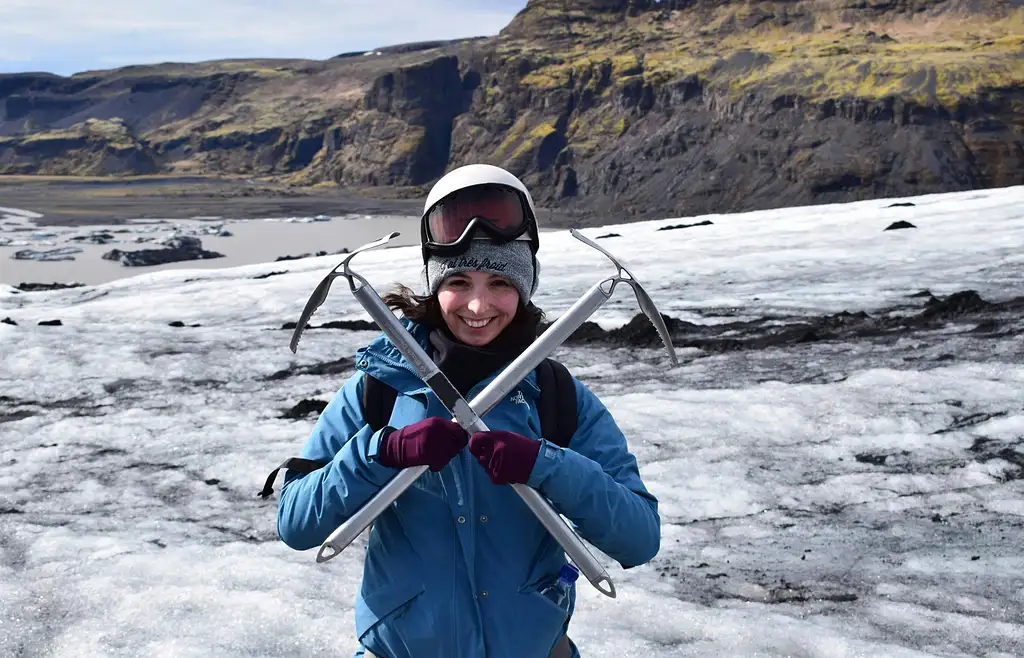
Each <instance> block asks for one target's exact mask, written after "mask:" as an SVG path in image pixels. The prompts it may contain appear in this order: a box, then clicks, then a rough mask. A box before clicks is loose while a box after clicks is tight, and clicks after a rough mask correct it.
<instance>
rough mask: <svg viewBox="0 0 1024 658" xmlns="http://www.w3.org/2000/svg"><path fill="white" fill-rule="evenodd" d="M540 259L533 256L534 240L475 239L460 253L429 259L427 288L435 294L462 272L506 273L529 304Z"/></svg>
mask: <svg viewBox="0 0 1024 658" xmlns="http://www.w3.org/2000/svg"><path fill="white" fill-rule="evenodd" d="M538 269H539V263H537V262H536V261H535V260H534V258H533V251H532V250H531V249H530V243H529V242H526V241H524V240H513V241H511V242H506V243H504V244H498V243H496V242H492V241H491V240H473V243H472V244H471V245H470V247H469V249H467V250H466V251H465V252H464V253H462V254H460V255H458V256H435V255H431V256H430V258H428V259H427V266H426V268H425V272H424V273H425V275H426V282H427V291H428V292H429V293H430V294H431V295H433V294H435V293H436V292H437V289H438V288H440V287H441V283H442V282H443V281H444V280H445V279H446V278H448V277H450V276H452V275H453V274H459V273H461V272H488V273H490V274H497V275H498V276H502V277H505V278H506V279H508V280H509V281H511V282H512V285H514V286H515V287H516V289H518V290H519V299H520V300H521V301H522V302H523V304H526V303H527V302H529V301H530V298H531V297H533V293H534V292H536V290H537V279H538V276H537V274H538V271H537V270H538Z"/></svg>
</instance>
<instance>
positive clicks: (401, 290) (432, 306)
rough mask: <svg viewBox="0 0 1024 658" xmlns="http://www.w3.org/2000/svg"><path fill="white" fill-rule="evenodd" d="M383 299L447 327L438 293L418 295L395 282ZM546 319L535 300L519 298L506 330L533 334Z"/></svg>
mask: <svg viewBox="0 0 1024 658" xmlns="http://www.w3.org/2000/svg"><path fill="white" fill-rule="evenodd" d="M381 299H383V300H384V303H385V304H386V305H387V306H388V308H390V309H391V310H393V311H401V312H402V315H404V316H405V317H406V318H408V319H410V320H412V321H413V322H419V323H421V324H425V325H427V326H430V327H437V328H443V327H445V326H446V325H445V321H444V317H443V316H442V315H441V305H440V303H438V301H437V295H417V294H416V293H415V292H413V291H412V289H411V288H409V287H408V286H404V285H402V284H400V283H399V284H395V286H394V288H393V289H392V290H391V292H389V293H387V294H386V295H384V296H383V297H382V298H381ZM543 321H544V311H542V310H540V309H539V308H537V307H536V306H534V304H533V302H527V303H526V304H525V305H524V304H523V300H521V299H520V300H519V308H518V309H517V310H516V315H515V317H514V318H512V322H511V323H510V324H509V326H508V327H507V328H506V331H509V330H512V331H520V330H525V329H530V330H531V335H534V336H535V335H536V334H537V330H538V328H539V327H540V323H541V322H543Z"/></svg>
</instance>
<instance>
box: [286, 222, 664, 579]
mask: <svg viewBox="0 0 1024 658" xmlns="http://www.w3.org/2000/svg"><path fill="white" fill-rule="evenodd" d="M571 233H572V235H573V236H574V237H576V238H577V239H579V240H580V241H582V242H584V243H585V244H587V245H589V246H592V247H594V248H596V249H597V250H598V251H600V252H601V253H603V254H605V255H606V256H607V257H608V258H609V259H610V260H611V261H612V262H613V263H614V264H615V265H616V267H617V268H618V272H617V274H616V276H614V277H610V278H607V279H603V280H602V281H599V282H598V283H597V284H595V285H594V286H593V287H592V288H591V289H590V291H588V292H587V294H586V295H584V296H583V297H582V298H580V300H578V301H577V302H576V303H575V304H573V306H572V307H570V309H569V310H568V311H567V312H566V313H565V314H563V315H562V316H561V317H560V318H559V319H558V320H557V321H556V322H555V323H554V324H552V325H551V326H550V327H549V328H548V329H547V331H545V332H544V333H543V334H542V335H541V336H540V337H539V338H537V340H536V341H534V343H533V344H532V345H531V346H530V347H529V348H528V349H527V350H526V351H524V352H523V353H522V354H521V355H520V356H519V357H518V358H517V359H516V360H515V361H513V362H512V363H511V364H509V366H508V367H506V368H505V369H504V370H503V371H502V372H501V374H500V375H498V377H496V378H495V379H494V380H493V381H492V382H491V383H490V384H489V385H488V386H487V387H486V388H485V389H484V390H483V391H481V392H480V394H479V395H478V396H477V397H476V398H474V400H473V402H472V404H469V403H467V402H466V400H465V399H464V398H463V397H462V396H461V395H460V394H459V392H458V391H457V390H456V389H455V388H454V387H453V386H452V385H451V383H450V382H449V381H448V378H447V377H446V376H445V375H444V374H443V373H442V372H441V371H440V370H439V369H438V368H437V366H436V365H435V364H434V363H433V361H432V360H431V359H430V357H429V356H428V355H427V354H426V352H424V350H423V348H422V347H421V346H420V345H419V344H418V343H417V342H416V341H415V340H414V339H413V338H412V336H411V335H410V334H409V332H408V331H407V330H406V328H405V327H404V326H403V325H402V324H401V323H400V322H399V321H398V319H397V318H396V317H395V315H394V313H392V311H391V309H390V308H388V307H387V306H386V305H385V304H384V302H383V301H382V300H381V298H380V296H379V295H378V294H377V292H376V291H374V290H373V288H372V287H371V286H370V285H369V283H368V282H367V281H366V280H365V279H364V278H362V277H361V276H359V275H358V274H356V273H354V272H352V271H351V269H350V268H349V262H350V261H351V260H352V258H353V257H354V256H355V255H356V254H358V253H360V252H362V251H367V250H369V249H373V248H376V247H379V246H382V245H384V244H386V243H387V242H388V241H389V240H391V239H392V238H394V237H396V236H397V235H398V233H392V234H390V235H388V236H385V237H384V238H381V239H380V240H377V241H375V242H372V243H369V244H367V245H364V246H362V247H360V248H359V249H356V250H355V251H353V252H352V253H351V254H349V255H348V256H347V257H346V258H345V260H344V261H342V263H340V264H338V265H337V266H336V267H335V268H334V269H333V270H332V271H331V272H330V273H328V274H327V276H326V277H324V279H323V280H322V281H321V282H320V284H319V285H318V286H317V288H316V290H315V291H314V292H313V295H312V296H311V297H310V299H309V301H308V302H307V303H306V307H305V308H304V309H303V312H302V315H301V317H300V320H299V323H298V324H297V325H296V327H295V332H294V334H293V336H292V341H291V347H292V351H293V352H294V351H295V349H296V346H297V344H298V341H299V337H300V336H301V333H302V330H303V329H304V328H305V326H306V322H307V321H308V320H309V318H310V317H311V316H312V314H313V312H314V311H315V310H316V309H317V308H318V307H319V306H320V305H321V304H323V302H324V301H325V300H326V298H327V294H328V291H329V289H330V286H331V283H332V281H333V279H335V278H337V277H339V276H344V277H345V278H346V279H348V281H349V286H350V287H351V289H352V293H353V295H354V296H355V297H356V299H357V300H358V301H359V303H360V304H361V305H362V306H363V308H364V309H365V310H366V311H367V312H368V313H369V314H370V316H371V317H372V318H373V319H374V320H375V321H376V322H377V324H378V325H379V326H380V327H381V329H382V330H383V331H384V333H385V334H387V335H388V337H389V338H391V340H392V342H393V343H394V344H395V346H396V347H397V348H398V349H399V351H401V352H402V354H403V355H404V356H405V357H406V358H407V359H408V360H409V362H410V364H411V365H412V366H413V368H414V369H415V370H416V372H417V373H418V374H419V375H420V377H421V379H423V381H424V382H425V383H426V384H427V385H428V386H429V387H430V388H431V389H432V390H433V391H434V393H435V394H437V396H438V399H439V400H440V401H441V402H442V404H444V405H445V407H446V408H447V409H448V410H449V411H450V412H451V413H452V415H453V416H454V418H455V420H456V422H458V423H459V425H461V426H462V427H463V428H465V429H466V430H467V431H469V432H478V431H485V430H486V429H487V427H486V425H485V424H484V423H483V421H482V420H481V419H480V416H482V415H484V414H486V413H487V412H488V411H490V410H491V409H492V408H493V407H494V406H495V405H496V404H497V403H498V402H499V401H500V400H502V399H503V398H504V397H505V395H507V394H508V393H509V392H510V391H511V390H512V389H513V388H515V387H516V386H517V385H518V384H519V383H520V382H521V381H522V379H523V378H524V377H525V376H526V375H527V374H529V373H530V372H531V371H532V370H533V369H534V368H536V367H537V365H539V364H540V362H541V361H543V360H544V359H545V358H547V356H548V355H549V354H551V352H553V351H554V350H555V349H556V348H557V347H558V346H559V345H561V344H562V342H563V341H564V340H565V339H566V338H567V337H568V336H569V335H571V334H572V333H573V332H574V331H575V330H576V329H577V328H578V327H579V326H580V325H581V324H582V323H583V322H584V321H585V320H586V319H587V318H588V317H590V315H591V314H593V312H594V311H595V310H597V308H599V307H600V306H601V305H602V304H603V303H604V302H605V301H607V300H608V299H609V298H610V297H611V294H612V292H613V291H614V289H615V286H616V284H618V283H620V282H623V283H627V284H628V285H629V286H630V287H631V288H633V290H634V293H635V294H636V296H637V299H638V301H639V303H640V307H641V309H642V310H643V311H644V313H645V314H646V315H647V316H648V317H649V318H650V319H651V321H652V322H653V323H654V325H655V327H656V328H657V330H658V334H659V335H660V336H661V337H662V338H663V340H665V345H666V348H667V349H668V352H669V356H670V358H671V360H672V362H673V363H677V361H676V357H675V353H674V351H673V349H672V343H671V339H670V337H669V334H668V329H667V328H666V327H665V323H664V321H663V319H662V317H661V314H660V313H658V312H657V308H656V307H655V306H654V302H653V301H652V300H651V299H650V296H649V295H647V293H646V291H644V290H643V288H642V286H640V284H639V282H637V281H636V278H635V277H633V275H632V273H631V272H629V270H628V269H626V268H625V267H624V266H623V265H622V264H621V263H619V262H618V261H617V260H616V259H615V257H613V256H612V255H611V254H610V253H608V252H607V251H606V250H604V249H602V248H601V247H599V246H597V245H595V244H594V243H593V242H591V241H590V240H588V239H586V238H585V237H583V236H582V235H581V234H579V233H578V232H577V231H575V230H572V231H571ZM339 269H340V270H341V271H340V272H339ZM623 272H624V273H625V274H626V275H627V276H626V277H624V276H623ZM627 277H628V278H627ZM426 470H427V467H426V466H420V467H413V468H408V469H403V470H402V471H401V472H399V473H398V475H396V476H395V477H394V478H392V479H391V481H390V482H388V484H386V485H385V486H384V487H383V488H382V489H381V490H380V491H379V492H378V493H377V494H376V495H375V496H374V497H373V498H371V499H370V500H369V501H368V502H367V503H366V504H365V505H364V506H363V507H362V508H360V509H359V510H358V511H357V512H356V513H355V514H353V515H352V516H351V517H349V518H348V520H346V521H345V522H344V523H343V524H342V525H341V526H340V527H339V528H338V529H337V530H335V531H334V532H333V533H332V534H331V536H330V537H328V538H327V540H325V541H324V543H323V544H322V545H321V547H320V551H319V552H318V554H317V562H320V563H322V562H326V561H328V560H330V559H332V558H334V557H336V556H337V555H339V554H340V553H341V552H342V551H343V550H344V549H345V548H346V547H347V546H348V545H349V544H350V543H351V542H352V541H353V540H354V539H355V538H356V537H357V536H358V535H359V534H360V533H361V532H362V531H363V530H365V529H366V528H367V527H368V526H369V525H370V524H371V523H372V522H373V521H374V519H376V518H377V517H378V516H379V515H380V514H381V513H382V512H383V511H384V510H385V509H387V507H388V506H389V505H391V504H392V503H393V502H394V501H395V500H397V498H398V497H399V496H400V495H401V494H402V493H403V492H404V491H405V490H406V489H408V488H409V487H410V486H411V485H412V484H413V482H415V481H416V479H417V478H418V477H419V476H420V475H422V474H423V473H424V472H425V471H426ZM512 486H513V487H514V488H515V490H516V492H517V493H518V494H519V495H520V497H521V498H522V499H523V501H524V502H526V504H527V506H529V507H530V509H531V511H532V512H533V513H534V515H535V516H536V517H537V518H538V520H539V521H540V522H541V524H543V525H544V527H545V528H546V529H547V530H548V531H549V532H550V533H551V534H552V536H553V537H554V538H555V540H556V541H558V543H559V544H560V545H561V546H562V548H563V549H564V550H565V552H566V553H567V554H568V556H569V557H570V559H571V560H572V561H573V562H574V563H575V564H576V566H577V567H579V569H580V571H581V572H582V573H583V574H584V575H585V576H586V577H587V580H589V581H590V582H591V584H593V585H594V587H595V588H596V589H598V591H600V592H602V593H603V594H605V595H607V596H610V597H614V596H615V587H614V585H613V584H612V582H611V579H610V578H609V577H608V574H607V572H606V571H605V569H604V567H603V566H602V565H601V564H600V563H599V562H598V561H597V560H596V559H595V558H594V556H593V555H592V554H591V553H590V551H589V550H587V548H586V546H585V545H584V544H583V542H582V540H580V538H579V537H578V536H577V535H576V533H575V532H573V531H572V530H571V529H570V528H569V527H568V526H567V525H566V524H565V523H564V522H563V521H562V519H561V518H560V517H559V516H558V513H557V512H556V511H555V510H554V509H553V508H552V507H551V506H550V504H549V503H548V502H547V501H546V500H544V498H542V497H541V496H540V494H538V493H537V492H536V491H534V490H533V489H531V488H530V487H527V486H525V485H512ZM602 586H604V587H602Z"/></svg>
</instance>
